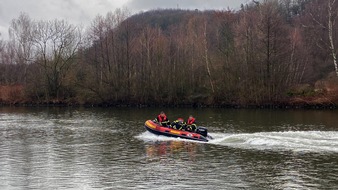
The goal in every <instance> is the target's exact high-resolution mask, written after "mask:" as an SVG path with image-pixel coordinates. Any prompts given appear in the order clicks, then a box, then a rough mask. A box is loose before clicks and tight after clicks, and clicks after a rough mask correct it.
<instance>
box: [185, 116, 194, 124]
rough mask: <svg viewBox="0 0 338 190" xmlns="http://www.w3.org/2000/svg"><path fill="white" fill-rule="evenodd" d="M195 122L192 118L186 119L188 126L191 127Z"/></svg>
mask: <svg viewBox="0 0 338 190" xmlns="http://www.w3.org/2000/svg"><path fill="white" fill-rule="evenodd" d="M195 120H196V119H195V118H193V117H192V118H188V121H187V124H188V125H192V124H194V123H195Z"/></svg>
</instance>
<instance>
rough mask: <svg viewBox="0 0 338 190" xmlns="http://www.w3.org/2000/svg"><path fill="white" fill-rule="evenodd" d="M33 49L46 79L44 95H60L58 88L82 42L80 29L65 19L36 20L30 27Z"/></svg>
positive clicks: (55, 96)
mask: <svg viewBox="0 0 338 190" xmlns="http://www.w3.org/2000/svg"><path fill="white" fill-rule="evenodd" d="M33 34H34V35H33V37H32V40H33V44H34V50H35V51H34V53H35V57H36V61H37V63H38V64H39V65H40V66H42V68H43V72H44V75H45V77H46V80H47V86H46V87H47V92H48V94H47V98H56V99H59V93H60V89H61V87H62V86H63V83H64V82H65V81H64V80H65V79H66V76H67V74H68V72H69V69H70V68H71V66H72V65H73V64H74V63H75V58H76V53H77V50H78V48H79V47H80V45H81V41H82V37H81V30H80V28H78V27H75V26H73V25H71V24H68V23H67V22H66V21H64V20H61V21H59V20H54V21H38V22H35V23H34V29H33Z"/></svg>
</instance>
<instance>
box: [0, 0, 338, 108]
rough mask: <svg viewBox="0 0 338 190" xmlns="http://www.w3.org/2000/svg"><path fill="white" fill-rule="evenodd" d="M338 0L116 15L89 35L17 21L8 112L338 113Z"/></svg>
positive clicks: (0, 85)
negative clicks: (113, 108)
mask: <svg viewBox="0 0 338 190" xmlns="http://www.w3.org/2000/svg"><path fill="white" fill-rule="evenodd" d="M337 8H338V0H337V1H336V0H326V1H322V0H261V1H259V2H256V1H253V2H252V3H249V4H246V5H242V6H241V9H240V10H226V9H225V10H222V11H219V10H209V11H200V10H180V9H163V10H162V9H160V10H152V11H147V12H141V13H138V14H135V15H131V14H130V13H129V12H128V10H125V9H117V10H115V11H114V12H108V13H107V14H106V15H105V16H101V15H98V16H97V17H96V18H95V19H94V20H93V21H92V24H91V26H90V27H88V28H81V27H80V26H75V25H72V24H69V23H68V22H67V21H66V20H52V21H48V20H47V21H46V20H32V19H31V18H30V17H29V15H27V14H25V13H22V14H21V15H20V16H19V17H18V18H16V19H13V20H12V22H11V26H10V28H9V36H10V38H9V39H8V40H3V39H2V40H0V102H1V103H2V104H28V105H30V104H33V105H35V104H54V105H55V104H64V105H76V104H80V105H82V104H88V105H134V106H138V105H146V106H149V105H173V106H175V105H176V106H177V105H193V106H266V105H272V106H304V105H305V106H306V105H323V106H335V105H337V104H338V77H337V76H338V68H337V48H336V47H337V46H338V36H337V34H338V33H337V31H338V23H336V19H337V17H338V14H337V12H338V10H337Z"/></svg>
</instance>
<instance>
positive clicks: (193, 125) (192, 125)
mask: <svg viewBox="0 0 338 190" xmlns="http://www.w3.org/2000/svg"><path fill="white" fill-rule="evenodd" d="M195 121H196V119H195V118H194V117H193V116H192V115H190V116H189V118H188V121H187V126H186V130H187V131H190V132H196V130H197V125H196V123H195Z"/></svg>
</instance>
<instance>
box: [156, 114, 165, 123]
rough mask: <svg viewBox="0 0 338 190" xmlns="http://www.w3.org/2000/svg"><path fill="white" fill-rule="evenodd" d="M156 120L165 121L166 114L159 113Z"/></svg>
mask: <svg viewBox="0 0 338 190" xmlns="http://www.w3.org/2000/svg"><path fill="white" fill-rule="evenodd" d="M157 120H158V122H163V121H167V116H166V115H164V117H162V116H161V115H158V116H157Z"/></svg>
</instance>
